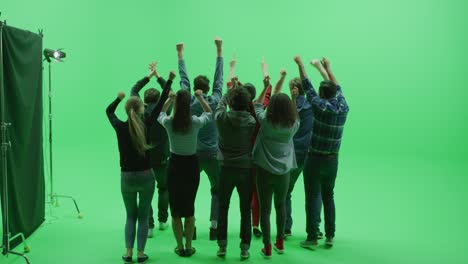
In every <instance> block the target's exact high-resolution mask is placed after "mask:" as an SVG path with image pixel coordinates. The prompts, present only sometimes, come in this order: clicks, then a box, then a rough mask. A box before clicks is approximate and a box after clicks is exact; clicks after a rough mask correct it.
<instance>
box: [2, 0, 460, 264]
mask: <svg viewBox="0 0 468 264" xmlns="http://www.w3.org/2000/svg"><path fill="white" fill-rule="evenodd" d="M0 3H1V4H0V11H1V13H2V14H1V17H0V19H1V20H5V19H6V20H7V22H8V25H11V26H14V27H18V28H21V29H25V30H30V31H33V32H37V29H44V38H43V48H51V49H56V48H64V51H65V52H67V57H66V59H65V61H64V63H53V64H52V74H53V78H52V79H53V85H52V86H53V97H54V101H53V102H54V105H53V107H54V115H53V116H54V168H55V170H54V175H55V190H56V191H57V192H58V193H59V194H67V195H72V196H74V197H75V198H76V199H77V201H78V203H79V206H80V208H81V210H82V211H83V212H84V213H85V218H84V219H78V218H77V215H76V213H75V209H74V206H73V204H72V202H71V201H68V200H66V199H62V200H60V203H61V206H60V207H59V208H46V209H47V212H46V216H47V220H46V222H45V223H44V224H43V226H41V227H40V228H39V229H38V230H37V231H36V232H35V233H34V234H33V235H32V236H31V237H30V238H29V239H28V243H29V244H30V246H31V248H32V251H31V252H30V253H28V257H29V258H30V260H31V263H33V264H48V263H53V264H55V263H60V264H62V263H64V264H69V263H70V264H75V263H77V264H78V263H79V264H83V263H89V264H95V263H96V264H97V263H99V264H108V263H109V264H110V263H121V260H120V256H121V255H122V254H123V253H124V222H125V211H124V205H123V202H122V198H121V195H120V178H119V177H120V176H119V166H118V164H119V160H118V149H117V140H116V137H115V132H114V131H113V129H112V128H111V126H110V125H109V122H108V120H107V118H106V116H105V114H104V110H105V108H106V107H107V106H108V104H109V103H110V102H111V101H112V100H114V98H115V96H116V94H117V93H118V92H119V91H125V92H126V93H127V95H128V93H129V90H130V88H131V86H132V85H133V84H134V83H135V82H136V81H137V80H138V79H140V78H142V77H143V76H144V75H146V74H147V65H148V63H150V62H151V61H153V60H157V61H158V67H159V70H160V73H161V74H162V75H163V76H165V77H166V76H167V74H168V73H169V71H170V70H176V71H177V55H176V51H175V45H176V44H177V43H179V42H184V43H185V45H186V46H185V58H186V63H187V68H188V71H189V74H190V78H191V79H193V78H194V77H195V76H196V75H198V74H204V75H207V76H208V78H210V79H211V80H213V79H212V78H213V73H214V63H215V56H216V55H215V54H216V50H215V46H214V44H213V38H214V37H215V36H220V37H221V38H222V39H223V52H224V82H226V81H227V80H228V74H229V61H230V60H231V59H232V57H233V54H234V53H235V54H236V56H237V68H236V75H238V76H239V78H240V80H241V81H243V82H252V83H253V84H254V85H255V86H256V87H257V94H259V92H258V91H259V90H260V87H262V73H261V70H260V61H261V59H262V57H264V58H265V61H266V62H267V63H268V65H269V71H270V75H271V77H272V81H273V82H276V81H277V80H278V77H279V71H280V69H281V68H284V69H286V71H287V72H288V75H287V77H286V82H289V80H290V79H292V78H294V77H296V76H297V75H298V71H297V66H296V65H295V64H294V62H293V56H294V55H301V56H302V58H303V61H304V63H305V64H307V65H306V70H307V72H308V74H309V77H310V78H311V80H312V82H313V84H314V85H315V86H317V85H318V83H319V81H320V80H321V79H320V76H319V74H318V73H317V72H316V71H315V70H314V69H313V68H312V67H311V66H310V65H309V64H308V62H309V61H310V60H311V59H314V58H321V57H322V56H326V57H328V58H329V59H330V61H331V62H332V68H333V70H334V73H335V75H336V77H337V79H338V80H339V82H340V84H341V85H342V87H343V93H344V95H345V96H346V100H347V102H348V104H349V107H350V113H349V116H348V121H347V124H346V127H345V131H344V136H343V143H342V148H341V151H340V165H339V171H338V178H337V184H336V191H335V193H336V195H335V198H336V206H337V233H336V245H335V247H334V248H333V249H331V250H327V249H324V248H322V247H319V248H318V249H317V250H315V251H308V250H304V249H302V248H300V247H299V242H300V241H301V239H304V238H305V212H304V193H303V183H302V177H301V178H300V180H299V181H298V183H297V185H296V189H295V192H294V193H293V216H294V220H295V224H294V226H293V230H292V231H293V236H292V237H291V238H289V239H288V240H287V242H286V245H285V248H286V253H285V254H284V255H282V256H280V255H276V254H273V258H272V259H271V260H263V259H262V257H261V256H260V249H261V247H262V245H261V241H260V240H257V239H254V240H253V241H252V246H251V258H250V260H249V261H248V262H249V263H282V264H285V263H287V264H293V263H314V264H315V263H317V264H318V263H327V264H335V263H340V264H345V263H346V264H349V263H354V264H387V263H391V264H397V263H398V264H399V263H408V264H419V263H421V264H438V263H444V264H452V263H453V264H458V263H460V264H466V263H468V251H467V250H466V249H467V246H466V237H468V228H467V223H468V210H467V203H466V201H468V192H467V191H466V190H467V183H468V178H467V176H468V170H467V162H466V161H467V157H468V151H467V150H468V147H467V146H468V141H467V139H466V138H467V137H466V135H468V125H467V122H466V121H467V116H468V115H467V110H466V97H467V95H468V92H467V89H466V83H468V74H466V69H468V53H467V51H466V47H467V46H468V38H467V36H468V34H466V29H467V28H468V23H467V21H468V20H467V18H466V10H468V8H467V6H468V4H467V2H466V1H462V0H449V1H437V0H432V1H428V0H414V1H407V0H394V1H375V0H355V1H341V0H327V1H313V0H288V1H271V0H256V1H251V0H236V1H220V0H203V1H200V0H184V1H169V0H167V1H163V0H158V1H155V0H140V1H95V0H80V1H75V0H74V1H71V0H70V1H63V0H36V1H30V0H9V1H1V2H0ZM45 66H46V65H45ZM46 67H47V66H46ZM45 69H47V68H45ZM44 73H46V72H44ZM179 80H180V79H179V77H177V79H176V81H175V82H174V85H173V88H175V90H178V89H179V85H178V82H179ZM43 81H44V86H43V90H44V93H43V98H44V106H45V107H44V124H48V115H47V114H48V113H47V108H46V107H47V92H46V90H47V81H48V79H47V74H45V76H44V78H43ZM151 82H152V83H151V85H148V87H147V88H149V87H151V86H156V84H155V82H154V80H152V81H151ZM283 91H284V92H285V93H289V90H288V87H287V83H285V85H284V87H283ZM117 115H118V116H119V117H120V118H121V119H124V118H125V113H124V111H123V107H122V105H121V106H119V108H118V111H117ZM12 123H15V122H14V120H12ZM44 129H45V133H44V138H45V139H47V135H48V134H47V132H48V131H47V128H46V127H45V128H44ZM12 143H13V147H14V146H15V142H12ZM45 143H46V142H45ZM47 146H48V145H47V144H45V149H47ZM46 157H47V156H46ZM46 161H47V160H46ZM46 175H48V173H46ZM201 179H202V181H201V185H200V188H199V192H198V196H197V201H196V218H197V227H198V235H199V239H198V240H197V241H195V243H194V246H195V247H196V248H197V253H196V254H195V255H194V256H193V257H192V258H190V259H187V258H179V257H177V256H176V255H175V254H174V253H173V249H174V247H175V241H174V239H173V236H172V232H171V230H170V229H169V230H166V231H164V232H156V235H155V237H154V238H153V239H150V240H149V241H148V244H147V253H148V255H149V256H150V258H151V261H150V263H237V262H239V253H240V252H239V249H238V245H239V238H238V232H239V226H240V223H239V209H238V205H237V204H238V202H237V201H238V199H237V194H234V195H233V198H232V201H231V211H230V215H229V224H230V225H229V234H230V236H229V247H228V256H227V257H226V260H221V259H218V258H217V257H216V251H217V245H216V242H213V241H209V240H208V228H209V221H208V216H209V206H208V205H209V196H210V195H209V187H208V179H207V177H206V176H205V175H202V177H201ZM47 188H49V186H47ZM47 191H48V190H47ZM153 204H156V203H155V202H154V201H153ZM51 210H52V211H51ZM272 219H274V213H273V214H272ZM272 231H273V232H272V234H273V236H274V235H275V230H274V229H273V230H272ZM20 249H21V248H19V250H20ZM0 263H1V264H19V263H23V260H22V259H20V258H17V257H14V256H10V257H9V258H8V259H7V258H5V257H3V256H0Z"/></svg>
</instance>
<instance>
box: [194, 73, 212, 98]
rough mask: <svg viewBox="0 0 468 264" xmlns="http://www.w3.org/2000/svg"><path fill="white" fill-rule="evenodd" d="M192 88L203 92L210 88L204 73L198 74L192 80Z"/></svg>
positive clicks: (208, 80)
mask: <svg viewBox="0 0 468 264" xmlns="http://www.w3.org/2000/svg"><path fill="white" fill-rule="evenodd" d="M193 90H194V91H196V90H202V91H203V93H204V94H206V93H208V91H209V90H210V79H208V77H206V76H205V75H198V76H197V77H195V79H194V80H193Z"/></svg>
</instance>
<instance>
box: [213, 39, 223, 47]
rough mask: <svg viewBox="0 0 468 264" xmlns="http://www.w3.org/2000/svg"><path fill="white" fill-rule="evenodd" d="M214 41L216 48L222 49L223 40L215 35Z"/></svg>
mask: <svg viewBox="0 0 468 264" xmlns="http://www.w3.org/2000/svg"><path fill="white" fill-rule="evenodd" d="M214 41H215V45H216V48H217V49H218V50H220V49H221V48H222V47H223V40H222V39H221V38H220V37H215V39H214Z"/></svg>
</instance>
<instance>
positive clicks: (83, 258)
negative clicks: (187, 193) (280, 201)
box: [0, 155, 468, 264]
mask: <svg viewBox="0 0 468 264" xmlns="http://www.w3.org/2000/svg"><path fill="white" fill-rule="evenodd" d="M68 157H69V158H72V157H73V155H70V156H68ZM72 160H73V159H70V161H69V162H63V163H62V164H61V165H60V167H59V168H58V169H57V181H58V182H59V183H60V184H59V188H58V190H60V191H62V192H63V193H64V194H71V195H74V196H75V197H76V199H77V200H78V202H79V205H80V207H81V208H82V211H83V212H85V214H86V215H85V218H84V219H81V220H80V219H78V218H77V217H76V214H75V211H74V207H73V205H72V203H71V201H67V200H63V199H62V200H60V203H61V206H60V207H59V208H52V216H50V211H49V209H48V211H47V215H48V217H47V221H46V222H45V223H44V225H43V226H42V227H41V228H40V229H39V230H38V231H37V232H36V233H35V234H34V235H33V236H32V237H31V238H30V239H29V240H28V242H29V244H30V246H31V248H32V251H31V252H30V253H29V254H28V257H29V258H30V260H31V262H32V263H120V259H119V258H120V255H121V254H122V253H123V252H124V244H123V243H124V240H123V226H124V220H125V217H124V207H123V204H122V201H121V198H120V193H119V175H118V171H116V170H115V169H111V168H113V167H115V166H112V165H111V164H108V166H98V162H97V161H95V164H92V165H91V166H87V167H86V168H83V167H81V166H80V165H79V164H75V163H74V162H72ZM456 163H457V162H455V161H440V162H437V163H435V162H434V163H432V165H431V167H430V168H428V167H427V161H425V160H409V161H403V160H394V159H393V160H392V164H391V166H389V164H388V162H385V161H384V160H381V159H373V158H372V157H366V158H364V157H362V158H359V159H356V158H354V159H352V158H349V159H345V157H343V156H342V160H341V167H340V172H339V176H338V183H337V187H336V202H337V212H338V220H337V230H338V231H337V237H336V245H335V247H334V248H332V249H325V248H324V247H322V246H320V247H318V248H317V249H316V250H314V251H310V250H305V249H302V248H300V247H299V242H300V241H301V239H303V238H304V223H305V214H304V209H303V208H304V206H303V197H304V195H303V189H302V188H303V186H302V180H301V181H300V182H298V185H297V189H296V190H295V192H294V195H293V199H294V200H293V205H294V207H293V214H294V220H295V225H294V227H293V236H292V237H290V238H288V240H287V242H286V244H285V247H286V253H285V254H284V255H277V254H273V258H272V259H271V260H264V259H263V258H262V256H261V255H260V253H259V252H260V248H261V240H259V239H255V238H254V239H253V241H252V247H251V258H250V260H248V262H249V263H262V262H267V263H361V264H367V263H382V264H383V263H467V262H466V261H468V257H467V254H466V251H465V249H466V247H465V246H466V245H465V235H464V234H466V233H463V232H462V230H466V227H465V226H464V225H465V224H466V223H467V220H468V219H467V215H466V213H465V212H464V211H463V210H460V209H461V207H460V205H461V204H462V203H463V201H466V198H467V195H466V193H465V191H464V190H463V188H462V183H463V181H464V180H463V179H462V176H463V171H462V170H461V168H460V167H458V166H457V164H456ZM366 164H367V165H366ZM369 164H371V165H369ZM65 175H66V177H67V178H69V180H67V183H66V184H65V180H64V178H65ZM447 175H450V176H451V178H452V181H450V182H449V181H447V178H446V177H445V176H447ZM465 176H466V175H465ZM85 179H86V180H85ZM425 179H431V180H430V181H427V180H425ZM90 181H92V183H93V184H89V183H90ZM207 182H208V180H207V178H206V176H205V175H202V183H201V185H200V189H199V192H198V196H197V201H196V217H197V226H198V235H199V239H198V240H197V241H195V242H194V246H195V247H196V248H197V250H198V252H197V253H196V254H195V255H194V256H193V257H192V258H180V257H178V256H176V255H175V254H174V253H173V248H174V246H175V242H174V239H173V236H172V232H171V230H170V229H168V230H166V231H162V232H161V231H157V232H156V233H155V237H154V238H152V239H149V240H148V244H147V253H148V254H149V255H150V257H151V260H150V262H149V263H224V262H226V263H237V262H239V261H240V260H239V249H238V243H239V239H238V231H239V213H238V208H237V201H238V200H237V195H234V196H233V199H232V203H231V211H230V215H229V221H230V222H229V223H230V226H229V243H230V244H229V247H228V256H227V257H226V259H225V260H222V259H219V258H218V257H216V250H217V246H216V242H212V241H209V240H208V212H209V208H208V206H207V203H208V201H209V200H208V195H207V194H208V193H209V188H208V185H207ZM442 189H450V190H452V192H451V193H450V194H448V193H446V194H444V193H442V192H441V191H440V190H442ZM273 219H274V217H272V220H273ZM273 233H275V231H274V230H273ZM20 249H21V247H18V250H20ZM0 263H2V264H3V263H5V264H13V263H14V264H17V263H23V260H22V259H20V258H17V257H14V256H10V257H9V258H8V259H6V258H4V257H0Z"/></svg>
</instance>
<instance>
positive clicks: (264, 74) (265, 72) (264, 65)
mask: <svg viewBox="0 0 468 264" xmlns="http://www.w3.org/2000/svg"><path fill="white" fill-rule="evenodd" d="M261 64H262V72H263V78H266V77H267V76H268V64H266V63H265V58H264V57H262V62H261Z"/></svg>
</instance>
